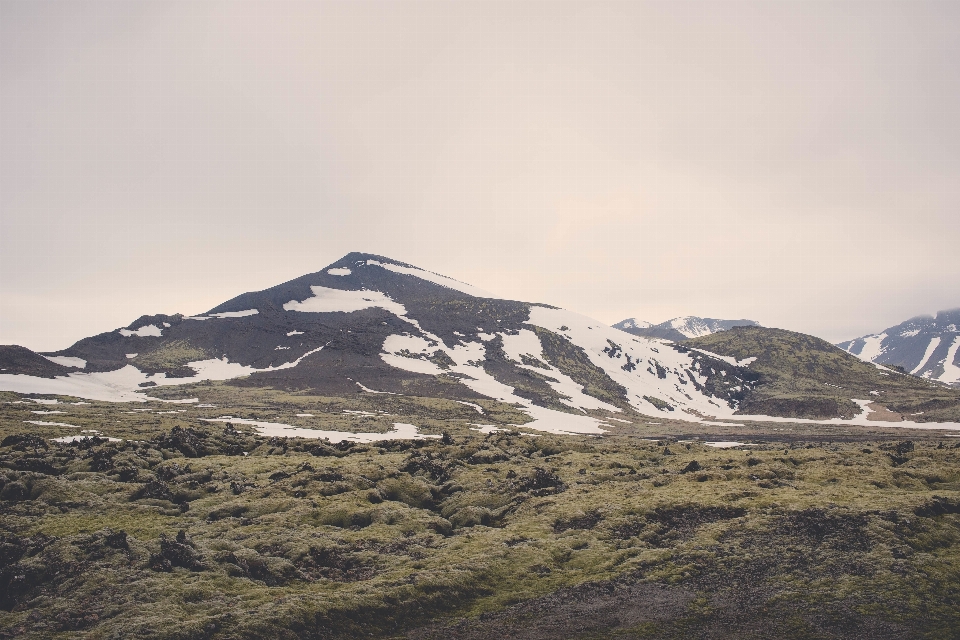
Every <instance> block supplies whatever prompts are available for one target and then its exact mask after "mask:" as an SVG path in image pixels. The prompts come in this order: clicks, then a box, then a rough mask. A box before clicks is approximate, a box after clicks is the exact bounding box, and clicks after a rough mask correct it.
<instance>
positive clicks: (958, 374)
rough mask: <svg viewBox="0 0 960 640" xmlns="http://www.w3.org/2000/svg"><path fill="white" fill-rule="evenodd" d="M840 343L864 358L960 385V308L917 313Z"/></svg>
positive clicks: (839, 345)
mask: <svg viewBox="0 0 960 640" xmlns="http://www.w3.org/2000/svg"><path fill="white" fill-rule="evenodd" d="M837 346H838V347H840V348H841V349H843V350H845V351H847V352H849V353H852V354H853V355H855V356H857V357H858V358H860V359H861V360H866V361H868V362H873V363H874V364H885V365H890V366H893V367H900V368H902V369H903V370H904V371H906V372H908V373H912V374H913V375H916V376H921V377H923V378H928V379H931V380H938V381H940V382H944V383H946V384H951V385H960V353H958V352H960V308H958V309H945V310H943V311H939V312H938V313H937V315H936V316H932V315H922V316H916V317H913V318H910V319H909V320H906V321H904V322H901V323H900V324H898V325H896V326H893V327H888V328H887V329H884V330H883V331H881V332H880V333H873V334H869V335H865V336H860V337H859V338H854V339H853V340H847V341H846V342H841V343H839V344H837Z"/></svg>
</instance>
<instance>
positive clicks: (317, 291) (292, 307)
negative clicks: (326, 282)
mask: <svg viewBox="0 0 960 640" xmlns="http://www.w3.org/2000/svg"><path fill="white" fill-rule="evenodd" d="M310 290H311V291H313V297H312V298H307V299H306V300H303V301H299V302H298V301H297V300H291V301H290V302H288V303H286V304H284V305H283V309H284V311H302V312H309V313H332V312H336V311H342V312H351V311H360V310H361V309H369V308H370V307H380V308H381V309H386V310H387V311H390V312H391V313H395V314H397V315H398V316H405V315H406V314H407V310H406V309H405V308H404V306H403V305H402V304H400V303H399V302H395V301H394V300H393V299H391V298H390V296H388V295H386V294H385V293H381V292H379V291H367V290H365V289H364V290H361V291H344V290H343V289H330V288H327V287H321V286H313V287H310Z"/></svg>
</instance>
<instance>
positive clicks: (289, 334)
mask: <svg viewBox="0 0 960 640" xmlns="http://www.w3.org/2000/svg"><path fill="white" fill-rule="evenodd" d="M302 335H303V331H297V330H293V331H288V332H287V337H290V336H302Z"/></svg>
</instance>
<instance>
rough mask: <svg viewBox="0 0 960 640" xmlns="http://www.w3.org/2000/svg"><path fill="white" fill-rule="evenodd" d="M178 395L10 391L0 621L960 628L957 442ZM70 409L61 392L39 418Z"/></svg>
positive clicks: (893, 432)
mask: <svg viewBox="0 0 960 640" xmlns="http://www.w3.org/2000/svg"><path fill="white" fill-rule="evenodd" d="M164 392H165V393H168V394H181V395H182V394H190V395H192V396H193V397H199V398H200V400H201V403H202V404H216V405H217V406H216V407H198V406H196V405H176V404H162V405H161V404H159V403H151V404H149V405H144V406H137V405H133V404H116V405H115V404H106V403H91V404H86V405H70V404H66V401H67V400H69V399H61V401H62V402H61V403H60V404H57V405H39V404H35V403H34V402H32V401H30V400H26V402H25V403H21V404H11V403H13V402H18V401H21V400H22V399H21V398H20V397H19V396H16V395H15V394H4V397H3V398H2V399H3V400H4V401H5V404H2V405H0V407H2V408H0V439H3V443H4V444H3V446H2V447H0V474H2V482H3V487H2V489H0V499H2V502H0V510H2V511H0V512H2V518H0V535H2V549H0V561H2V568H0V589H2V591H0V596H2V603H0V604H2V609H0V629H2V630H3V631H0V634H2V637H24V638H33V637H36V638H41V637H43V638H47V637H62V638H68V637H70V638H74V637H86V638H129V637H147V638H262V637H276V638H337V637H371V636H372V637H406V636H410V637H423V638H429V637H441V636H443V637H465V638H466V637H470V638H487V637H511V636H512V637H529V638H540V637H543V638H555V637H570V638H574V637H580V638H599V637H625V638H627V637H689V636H694V637H758V638H759V637H810V638H821V637H824V638H826V637H931V638H933V637H936V638H948V637H956V631H955V630H956V629H957V628H960V614H958V611H960V607H958V605H960V546H958V544H960V448H956V447H955V443H956V442H958V441H960V438H950V437H947V436H946V435H945V434H939V433H936V432H908V431H905V430H902V429H899V430H898V429H895V428H889V427H886V426H881V427H878V428H877V429H875V430H871V429H859V428H851V427H846V428H844V427H828V426H817V425H791V424H778V425H776V427H775V428H776V429H779V431H772V429H771V427H770V425H762V424H751V425H747V426H736V425H730V426H727V427H720V426H716V427H714V428H715V430H716V431H715V432H714V433H713V434H710V433H704V432H702V430H703V429H705V428H710V427H705V426H701V425H695V428H696V429H698V430H701V431H700V432H698V433H691V432H690V430H691V428H692V427H694V426H693V425H690V424H684V423H679V422H670V421H667V420H663V419H656V420H654V419H649V418H643V417H641V416H636V415H628V414H626V413H624V414H621V417H622V418H628V419H629V421H630V422H631V423H632V424H627V423H623V427H622V428H618V430H617V431H616V432H615V433H613V432H611V433H610V434H609V435H606V436H604V437H602V438H595V437H594V438H591V437H581V436H552V435H548V434H535V433H534V432H532V431H530V430H529V429H527V428H525V427H522V426H521V427H516V426H511V424H517V423H521V422H522V421H523V417H522V414H520V413H519V412H517V411H516V409H515V408H512V407H510V406H509V405H505V404H502V403H495V402H490V401H481V402H479V404H481V405H482V406H483V407H484V408H485V413H484V414H483V415H480V414H479V413H478V412H477V411H476V409H474V408H473V407H470V406H466V405H463V404H460V403H456V402H453V401H448V400H439V399H425V398H415V397H408V396H391V395H387V394H376V395H375V394H364V395H357V396H355V397H340V398H324V397H317V396H298V395H295V394H288V393H283V392H278V391H272V390H269V389H260V390H257V389H240V388H235V387H229V386H224V385H216V384H214V385H196V386H194V387H191V388H188V389H177V390H169V391H167V390H164ZM136 409H149V411H135V410H136ZM54 410H60V411H64V412H65V413H62V414H35V413H32V412H33V411H54ZM170 411H174V412H176V413H166V412H170ZM345 411H365V412H368V413H371V414H374V415H373V416H372V417H364V416H360V415H359V414H355V413H345ZM161 412H163V413H161ZM379 412H383V413H379ZM298 413H300V414H304V413H310V414H313V416H312V417H301V418H298V417H297V416H296V414H298ZM224 414H229V415H232V416H235V417H245V418H257V419H263V420H271V421H275V422H284V423H287V424H297V425H299V426H315V427H318V428H324V429H343V430H351V431H384V430H387V429H388V428H389V427H390V425H391V424H392V422H394V421H400V422H410V423H414V424H417V425H418V426H419V427H420V428H421V431H422V432H425V433H432V434H438V435H439V434H441V433H446V434H448V437H446V438H444V440H443V441H440V440H426V441H392V442H391V441H388V442H382V443H378V444H373V445H340V446H331V445H330V444H329V443H322V442H318V441H312V440H302V439H279V438H273V439H267V438H263V437H260V436H257V435H256V434H254V433H253V432H252V431H251V430H250V429H249V428H247V427H245V426H243V425H233V426H230V425H224V424H223V423H210V422H203V421H201V420H200V418H203V417H216V416H220V415H224ZM387 414H389V415H387ZM25 420H34V421H43V422H62V423H67V424H73V425H77V426H78V427H82V428H83V429H96V430H98V431H100V432H101V433H102V434H104V435H107V436H112V437H119V438H123V439H124V441H123V442H105V441H91V440H88V441H82V442H79V443H75V444H59V443H52V442H50V438H53V437H57V436H63V435H74V434H76V433H77V429H75V428H71V427H62V426H55V425H35V424H28V423H25V422H24V421H25ZM471 423H483V424H495V425H498V426H501V427H504V428H506V429H509V430H510V431H509V432H497V433H492V434H481V433H479V432H477V431H474V430H471V428H470V427H471ZM651 423H657V424H651ZM845 432H846V433H845ZM30 434H33V435H30ZM695 437H697V438H700V439H699V440H695V439H694V438H695ZM707 437H711V438H715V439H728V438H734V437H739V438H741V439H744V440H749V441H751V442H753V443H754V444H755V446H751V447H738V448H733V449H716V448H711V447H707V446H704V445H703V444H702V439H704V438H707ZM684 440H690V441H689V442H684ZM908 440H909V444H908V443H907V441H908ZM181 532H182V533H181Z"/></svg>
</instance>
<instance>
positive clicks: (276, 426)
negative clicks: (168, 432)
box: [201, 416, 441, 444]
mask: <svg viewBox="0 0 960 640" xmlns="http://www.w3.org/2000/svg"><path fill="white" fill-rule="evenodd" d="M201 420H203V421H204V422H232V423H238V424H246V425H250V426H252V427H253V428H254V429H255V430H256V431H257V432H258V433H260V434H261V435H264V436H267V437H271V438H272V437H280V438H316V439H320V440H329V441H330V442H331V443H334V444H336V443H338V442H360V443H368V442H380V441H383V440H424V439H427V438H440V437H441V436H434V435H428V434H422V433H420V432H419V429H418V428H417V427H416V426H415V425H412V424H405V423H403V422H394V423H393V429H392V430H391V431H388V432H387V433H357V432H352V431H324V430H322V429H304V428H303V427H294V426H291V425H289V424H282V423H279V422H265V421H262V420H247V419H244V418H233V417H231V416H223V417H220V418H201Z"/></svg>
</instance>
